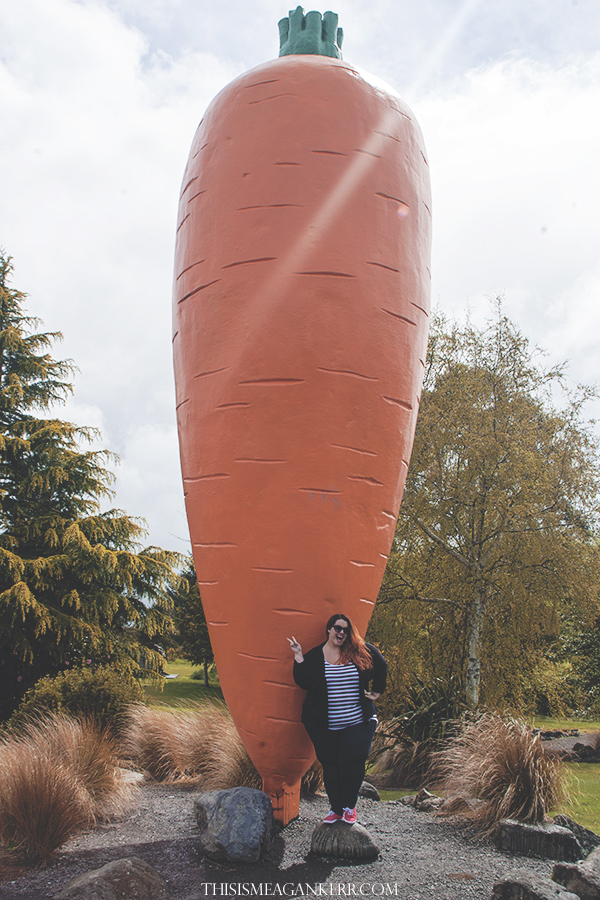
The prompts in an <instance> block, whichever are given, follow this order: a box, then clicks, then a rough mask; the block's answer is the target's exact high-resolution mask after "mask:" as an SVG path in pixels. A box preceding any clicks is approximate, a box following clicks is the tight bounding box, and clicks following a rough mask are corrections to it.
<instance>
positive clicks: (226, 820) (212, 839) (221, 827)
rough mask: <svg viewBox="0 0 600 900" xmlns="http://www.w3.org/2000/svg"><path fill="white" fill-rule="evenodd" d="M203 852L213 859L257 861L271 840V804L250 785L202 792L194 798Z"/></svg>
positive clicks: (260, 792) (230, 861)
mask: <svg viewBox="0 0 600 900" xmlns="http://www.w3.org/2000/svg"><path fill="white" fill-rule="evenodd" d="M194 812H195V813H196V821H197V822H198V827H199V828H200V847H201V850H202V853H203V854H204V856H207V857H208V858H209V859H212V860H215V861H216V862H228V863H254V862H258V860H259V859H260V857H261V856H262V855H263V853H264V852H265V850H266V849H267V847H268V846H269V842H270V840H271V833H272V831H273V807H272V805H271V801H270V799H269V797H268V796H267V795H266V794H264V793H263V792H262V791H256V790H254V789H253V788H246V787H237V788H231V790H228V791H211V792H210V793H207V794H201V795H200V796H199V797H198V798H197V799H196V800H195V802H194Z"/></svg>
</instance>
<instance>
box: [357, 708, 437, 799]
mask: <svg viewBox="0 0 600 900" xmlns="http://www.w3.org/2000/svg"><path fill="white" fill-rule="evenodd" d="M388 726H389V723H383V724H382V725H381V726H380V730H379V731H378V732H377V734H376V735H375V741H374V742H373V748H372V750H371V754H370V757H369V759H370V761H371V766H370V769H369V772H370V773H371V774H372V775H376V776H377V784H378V785H379V786H380V787H383V788H420V787H423V785H424V784H426V783H427V778H428V774H429V769H430V766H431V760H432V756H433V754H434V752H435V750H436V748H437V747H438V746H439V745H438V744H437V743H433V742H432V741H413V740H411V739H410V738H406V739H404V740H398V739H397V738H396V737H394V736H391V735H390V734H388V731H387V727H388Z"/></svg>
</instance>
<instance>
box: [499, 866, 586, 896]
mask: <svg viewBox="0 0 600 900" xmlns="http://www.w3.org/2000/svg"><path fill="white" fill-rule="evenodd" d="M492 900H579V898H578V897H577V894H572V893H571V892H570V891H564V890H563V889H562V888H561V887H559V885H557V884H556V882H554V881H550V879H549V878H544V876H543V875H536V874H535V873H534V872H525V871H519V870H517V871H515V872H510V873H509V874H508V875H506V876H505V877H504V878H501V879H500V881H497V882H496V884H495V885H494V887H493V890H492Z"/></svg>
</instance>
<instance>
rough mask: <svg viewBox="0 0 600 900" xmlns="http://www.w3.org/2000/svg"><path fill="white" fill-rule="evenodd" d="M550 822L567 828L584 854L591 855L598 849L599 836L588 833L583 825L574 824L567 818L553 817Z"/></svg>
mask: <svg viewBox="0 0 600 900" xmlns="http://www.w3.org/2000/svg"><path fill="white" fill-rule="evenodd" d="M552 821H553V822H554V824H555V825H561V826H562V827H563V828H568V829H569V831H572V832H573V834H574V835H575V837H576V838H577V840H578V841H579V843H580V844H581V846H582V848H583V851H584V854H585V853H591V852H592V850H595V849H596V847H600V835H597V834H596V833H595V832H594V831H590V830H589V829H588V828H584V827H583V825H580V824H579V822H575V821H574V819H570V818H569V816H563V815H558V816H554V818H553V819H552Z"/></svg>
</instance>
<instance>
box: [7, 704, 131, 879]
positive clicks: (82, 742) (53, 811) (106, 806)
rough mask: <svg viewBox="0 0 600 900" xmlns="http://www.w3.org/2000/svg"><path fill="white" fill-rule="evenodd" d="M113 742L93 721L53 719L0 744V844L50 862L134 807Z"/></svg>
mask: <svg viewBox="0 0 600 900" xmlns="http://www.w3.org/2000/svg"><path fill="white" fill-rule="evenodd" d="M116 764H117V759H116V755H115V748H114V744H113V742H112V740H111V739H110V738H109V737H108V736H107V734H106V732H103V731H101V730H99V729H98V728H97V727H96V726H94V725H92V724H90V723H89V722H80V721H76V720H73V719H68V718H66V717H63V716H59V715H53V714H47V715H46V716H45V717H43V718H39V719H37V720H36V721H30V722H28V723H24V724H23V726H22V728H21V730H20V732H19V734H18V735H12V736H10V735H9V736H5V737H4V738H3V739H2V741H1V742H0V840H1V841H2V843H3V844H5V845H7V846H10V847H12V848H14V849H16V850H19V851H21V852H23V853H24V854H25V855H27V856H29V857H31V858H34V859H40V860H43V861H46V860H47V859H48V858H49V857H50V856H51V855H52V854H53V853H54V852H55V850H57V849H58V848H59V847H60V846H62V844H64V843H65V842H66V841H67V840H69V838H71V837H72V836H73V835H74V834H77V833H78V832H79V831H82V830H84V829H86V828H88V827H89V826H90V825H93V824H94V823H95V822H96V821H98V820H106V819H108V818H110V817H111V816H112V815H115V814H116V813H118V812H120V811H122V810H123V809H124V808H125V807H126V805H127V804H128V802H129V800H130V798H131V794H132V789H131V787H130V786H129V785H127V784H125V782H124V781H123V779H122V778H121V777H119V774H118V772H119V770H118V769H117V765H116Z"/></svg>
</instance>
